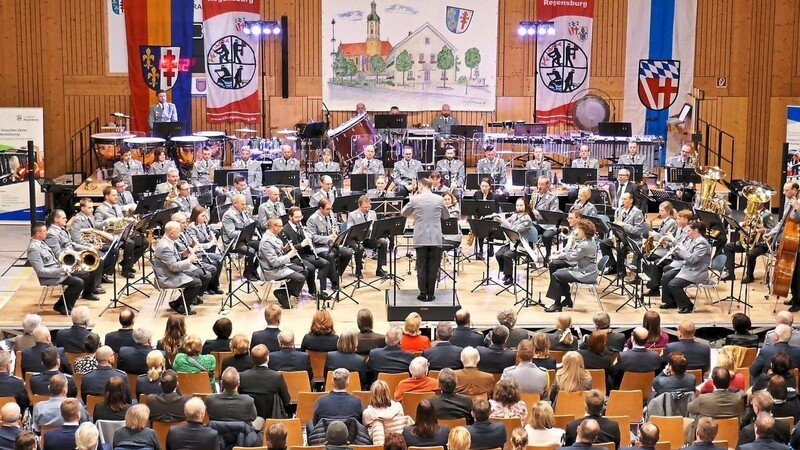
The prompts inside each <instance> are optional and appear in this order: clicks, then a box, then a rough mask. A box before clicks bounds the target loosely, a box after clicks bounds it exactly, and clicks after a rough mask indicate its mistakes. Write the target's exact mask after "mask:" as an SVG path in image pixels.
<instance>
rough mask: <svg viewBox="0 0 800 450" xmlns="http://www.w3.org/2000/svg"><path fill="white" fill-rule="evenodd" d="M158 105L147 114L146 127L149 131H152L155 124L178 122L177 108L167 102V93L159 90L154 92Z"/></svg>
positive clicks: (153, 106) (152, 107)
mask: <svg viewBox="0 0 800 450" xmlns="http://www.w3.org/2000/svg"><path fill="white" fill-rule="evenodd" d="M156 96H157V97H158V103H156V104H155V105H152V106H151V107H150V111H149V112H148V114H147V125H148V126H149V127H150V130H152V129H153V124H155V123H156V122H177V121H178V108H176V107H175V104H174V103H170V102H168V101H167V92H166V91H165V90H163V89H159V90H158V91H157V92H156Z"/></svg>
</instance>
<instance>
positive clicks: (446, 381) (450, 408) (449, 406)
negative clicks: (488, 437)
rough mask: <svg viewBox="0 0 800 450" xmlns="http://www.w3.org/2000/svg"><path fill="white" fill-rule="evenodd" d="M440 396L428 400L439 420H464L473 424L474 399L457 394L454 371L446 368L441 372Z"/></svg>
mask: <svg viewBox="0 0 800 450" xmlns="http://www.w3.org/2000/svg"><path fill="white" fill-rule="evenodd" d="M437 381H438V382H439V390H440V391H441V392H440V394H439V395H436V396H433V397H431V398H429V399H428V400H429V401H430V402H431V406H433V409H434V411H436V418H437V419H460V418H462V417H463V418H464V419H465V420H466V421H467V423H470V422H472V398H471V397H470V396H468V395H464V394H458V393H456V385H457V381H456V373H455V372H454V371H453V369H448V368H444V369H442V370H441V371H439V379H438V380H437Z"/></svg>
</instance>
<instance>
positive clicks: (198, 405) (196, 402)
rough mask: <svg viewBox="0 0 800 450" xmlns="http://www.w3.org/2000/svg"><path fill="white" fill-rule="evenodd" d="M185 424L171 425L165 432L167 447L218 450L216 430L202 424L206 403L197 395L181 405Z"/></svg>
mask: <svg viewBox="0 0 800 450" xmlns="http://www.w3.org/2000/svg"><path fill="white" fill-rule="evenodd" d="M183 411H184V412H185V413H186V422H188V423H187V424H186V425H173V426H171V427H170V428H169V432H167V449H182V448H191V449H193V450H219V435H218V433H217V430H214V429H213V428H209V427H206V426H204V425H203V417H205V415H206V405H205V403H203V400H202V399H201V398H199V397H193V398H192V399H190V400H189V401H187V402H186V404H185V405H183Z"/></svg>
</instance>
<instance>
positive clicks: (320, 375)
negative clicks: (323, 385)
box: [306, 350, 328, 381]
mask: <svg viewBox="0 0 800 450" xmlns="http://www.w3.org/2000/svg"><path fill="white" fill-rule="evenodd" d="M306 353H308V358H309V359H310V360H311V371H312V372H313V373H314V381H322V380H324V379H325V361H326V360H327V359H328V352H314V351H311V350H309V351H307V352H306Z"/></svg>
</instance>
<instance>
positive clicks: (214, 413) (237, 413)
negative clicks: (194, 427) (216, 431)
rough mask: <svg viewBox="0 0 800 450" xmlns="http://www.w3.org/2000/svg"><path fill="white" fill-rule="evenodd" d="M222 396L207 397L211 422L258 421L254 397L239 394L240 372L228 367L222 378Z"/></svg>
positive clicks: (212, 395)
mask: <svg viewBox="0 0 800 450" xmlns="http://www.w3.org/2000/svg"><path fill="white" fill-rule="evenodd" d="M220 387H221V388H222V393H221V394H211V395H209V396H208V397H206V407H208V418H209V419H211V420H239V421H242V422H247V423H251V422H253V421H254V420H256V417H257V415H256V404H255V402H254V401H253V397H250V396H249V395H243V394H239V392H238V389H239V372H238V371H237V370H236V369H235V368H233V367H228V368H227V369H225V370H224V371H223V372H222V376H221V377H220Z"/></svg>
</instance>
